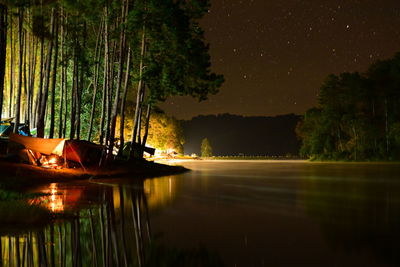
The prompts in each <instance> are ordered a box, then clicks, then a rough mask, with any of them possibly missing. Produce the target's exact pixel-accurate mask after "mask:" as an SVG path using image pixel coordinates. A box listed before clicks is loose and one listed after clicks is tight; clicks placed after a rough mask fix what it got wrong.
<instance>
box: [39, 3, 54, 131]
mask: <svg viewBox="0 0 400 267" xmlns="http://www.w3.org/2000/svg"><path fill="white" fill-rule="evenodd" d="M56 15H57V13H56V10H55V8H53V9H52V12H51V22H50V25H51V26H50V27H51V37H52V38H53V39H54V38H55V34H54V33H55V17H56ZM53 43H54V40H50V42H49V47H48V51H47V52H48V54H47V61H46V77H45V81H44V88H43V94H42V98H41V101H40V109H39V120H38V124H37V136H38V137H44V128H45V116H46V107H47V97H48V94H49V87H50V72H51V59H52V54H53Z"/></svg>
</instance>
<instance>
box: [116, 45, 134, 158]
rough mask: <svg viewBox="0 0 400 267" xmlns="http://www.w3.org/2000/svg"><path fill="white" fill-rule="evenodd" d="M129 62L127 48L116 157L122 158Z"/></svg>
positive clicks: (129, 56)
mask: <svg viewBox="0 0 400 267" xmlns="http://www.w3.org/2000/svg"><path fill="white" fill-rule="evenodd" d="M130 62H131V48H130V47H129V48H128V56H127V62H126V71H125V81H124V93H123V96H122V102H121V119H120V125H119V138H120V149H119V151H118V155H119V156H122V152H123V149H124V143H125V138H124V130H125V105H126V96H127V95H128V83H129V70H130Z"/></svg>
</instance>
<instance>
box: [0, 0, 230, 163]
mask: <svg viewBox="0 0 400 267" xmlns="http://www.w3.org/2000/svg"><path fill="white" fill-rule="evenodd" d="M208 9H209V1H200V0H190V1H172V0H168V1H165V0H162V1H160V0H139V1H132V0H107V1H100V0H90V1H69V0H52V1H36V0H20V1H2V2H1V3H0V29H1V34H0V49H1V53H0V55H1V56H0V57H1V58H0V110H1V111H2V112H0V113H1V115H0V116H2V117H3V118H4V117H5V116H7V117H13V118H14V120H13V121H14V132H17V131H18V127H19V124H20V123H21V122H23V123H26V124H27V125H28V127H29V128H30V129H33V128H36V129H37V136H38V137H44V136H46V137H49V138H53V137H59V138H70V139H84V140H88V141H95V142H98V143H99V144H103V145H107V147H108V148H109V149H108V151H109V153H110V155H111V152H112V151H113V148H114V147H115V145H116V139H118V137H119V142H120V143H121V147H123V146H124V143H125V142H127V141H131V142H132V143H138V144H139V146H132V148H133V149H131V152H130V158H132V157H133V156H134V155H139V156H140V155H143V149H142V150H141V151H139V153H133V150H134V149H136V148H135V147H139V150H140V147H144V146H145V144H146V142H147V140H148V138H149V133H148V129H149V128H150V127H151V125H150V121H151V120H150V117H151V114H152V109H153V107H154V106H155V105H156V104H157V103H159V102H162V101H164V100H166V99H167V98H168V97H169V96H174V95H190V96H193V97H195V98H197V99H199V100H205V99H206V98H207V96H208V95H209V94H214V93H216V92H217V91H218V88H219V87H220V86H221V84H222V82H223V77H222V76H221V75H217V74H215V73H212V71H211V68H210V56H209V54H208V45H207V44H206V43H205V41H204V36H203V35H204V34H203V30H202V29H201V27H200V25H199V22H198V21H199V19H200V18H201V17H203V16H204V15H205V14H206V13H207V11H208ZM127 105H133V106H134V112H133V113H132V114H131V118H129V119H130V120H131V121H132V122H133V126H132V127H131V129H130V133H129V134H126V133H125V131H126V127H125V125H126V121H127V118H126V116H127V111H126V110H127ZM117 118H119V120H118V123H119V127H117V125H116V124H117ZM117 129H118V131H117ZM127 139H129V140H127Z"/></svg>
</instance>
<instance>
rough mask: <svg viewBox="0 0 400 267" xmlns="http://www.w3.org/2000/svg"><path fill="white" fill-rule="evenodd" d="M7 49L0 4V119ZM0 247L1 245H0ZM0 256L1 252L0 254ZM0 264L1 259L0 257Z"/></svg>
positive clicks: (4, 18) (4, 24) (4, 12)
mask: <svg viewBox="0 0 400 267" xmlns="http://www.w3.org/2000/svg"><path fill="white" fill-rule="evenodd" d="M6 49H7V6H5V5H2V4H0V121H1V119H2V114H3V113H2V112H3V98H4V76H5V72H6V59H7V56H6ZM0 249H1V246H0ZM0 256H1V254H0ZM0 265H1V259H0Z"/></svg>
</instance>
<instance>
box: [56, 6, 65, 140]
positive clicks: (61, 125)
mask: <svg viewBox="0 0 400 267" xmlns="http://www.w3.org/2000/svg"><path fill="white" fill-rule="evenodd" d="M60 13H61V28H60V31H61V62H62V65H61V91H60V103H59V109H58V138H62V137H63V132H64V120H63V110H64V94H65V90H66V89H67V88H66V87H65V86H64V85H65V79H66V78H67V77H66V76H65V75H64V74H65V73H64V65H65V64H66V62H65V60H66V56H65V54H64V53H65V51H64V49H65V47H64V46H65V39H64V38H65V36H64V23H65V21H64V9H61V12H60ZM65 108H66V106H65Z"/></svg>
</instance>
